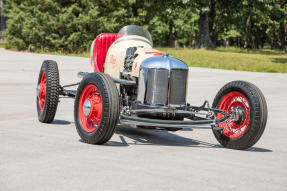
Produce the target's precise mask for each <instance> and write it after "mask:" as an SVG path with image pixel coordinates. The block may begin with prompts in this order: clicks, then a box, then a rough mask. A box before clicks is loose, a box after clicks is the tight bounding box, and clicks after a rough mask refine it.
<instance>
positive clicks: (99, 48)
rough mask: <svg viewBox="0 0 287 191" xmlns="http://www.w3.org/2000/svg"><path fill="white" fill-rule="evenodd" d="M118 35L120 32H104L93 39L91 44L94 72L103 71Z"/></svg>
mask: <svg viewBox="0 0 287 191" xmlns="http://www.w3.org/2000/svg"><path fill="white" fill-rule="evenodd" d="M117 36H118V33H102V34H99V35H98V36H97V38H96V39H95V40H94V41H93V43H92V46H91V66H92V68H93V70H94V72H103V67H104V64H105V61H106V55H107V52H108V50H109V48H110V46H111V44H113V42H114V41H115V40H116V38H117Z"/></svg>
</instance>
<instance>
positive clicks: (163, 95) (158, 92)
mask: <svg viewBox="0 0 287 191" xmlns="http://www.w3.org/2000/svg"><path fill="white" fill-rule="evenodd" d="M168 73H169V71H168V70H167V69H156V68H152V69H151V68H150V69H148V73H147V91H146V103H147V104H153V105H157V104H160V105H166V104H167V95H168Z"/></svg>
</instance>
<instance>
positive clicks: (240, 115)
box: [231, 106, 246, 124]
mask: <svg viewBox="0 0 287 191" xmlns="http://www.w3.org/2000/svg"><path fill="white" fill-rule="evenodd" d="M231 111H232V118H233V120H234V121H235V123H237V124H241V123H242V122H243V121H244V119H245V118H246V113H245V110H244V108H243V107H241V106H237V107H235V108H232V110H231Z"/></svg>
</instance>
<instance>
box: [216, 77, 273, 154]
mask: <svg viewBox="0 0 287 191" xmlns="http://www.w3.org/2000/svg"><path fill="white" fill-rule="evenodd" d="M212 107H213V108H218V109H220V110H225V111H226V112H228V113H231V114H232V118H231V119H229V120H228V121H226V122H224V123H221V124H219V128H214V129H213V133H214V135H215V137H216V139H217V140H218V142H219V143H220V144H221V145H223V146H224V147H226V148H231V149H238V150H243V149H247V148H249V147H251V146H253V145H254V144H255V143H256V142H257V141H258V140H259V138H260V137H261V136H262V134H263V132H264V129H265V126H266V122H267V113H268V111H267V104H266V101H265V98H264V95H263V94H262V92H261V91H260V90H259V88H258V87H256V86H255V85H254V84H251V83H249V82H245V81H232V82H230V83H228V84H226V85H225V86H223V87H222V88H221V89H220V91H219V92H218V93H217V95H216V97H215V98H214V101H213V105H212ZM221 117H222V114H220V113H218V114H217V118H218V119H220V118H221Z"/></svg>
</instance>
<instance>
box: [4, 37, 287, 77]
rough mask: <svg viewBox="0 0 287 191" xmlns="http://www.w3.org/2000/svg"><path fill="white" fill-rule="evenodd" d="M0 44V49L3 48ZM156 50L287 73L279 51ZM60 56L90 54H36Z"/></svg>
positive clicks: (195, 60)
mask: <svg viewBox="0 0 287 191" xmlns="http://www.w3.org/2000/svg"><path fill="white" fill-rule="evenodd" d="M4 46H5V44H4V43H0V47H4ZM156 49H158V50H161V51H163V52H167V53H169V54H170V55H171V56H173V57H176V58H178V59H180V60H182V61H184V62H185V63H186V64H187V65H189V66H192V67H205V68H218V69H226V70H242V71H252V72H274V73H287V54H285V53H284V52H283V51H279V50H270V49H258V50H257V49H255V50H249V51H246V50H245V49H239V48H235V47H229V48H223V47H219V48H217V49H216V50H198V49H189V48H164V47H157V48H156ZM38 53H43V54H53V55H62V56H79V57H90V52H84V53H78V54H70V53H61V52H41V51H40V52H38Z"/></svg>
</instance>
